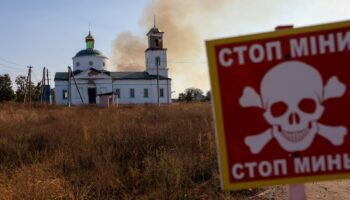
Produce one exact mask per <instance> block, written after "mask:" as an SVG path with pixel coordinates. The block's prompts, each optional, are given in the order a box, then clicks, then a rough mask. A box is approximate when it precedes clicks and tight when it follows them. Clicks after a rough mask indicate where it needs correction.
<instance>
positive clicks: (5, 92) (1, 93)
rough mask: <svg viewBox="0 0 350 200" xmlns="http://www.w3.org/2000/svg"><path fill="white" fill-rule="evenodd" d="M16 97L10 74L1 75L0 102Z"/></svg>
mask: <svg viewBox="0 0 350 200" xmlns="http://www.w3.org/2000/svg"><path fill="white" fill-rule="evenodd" d="M14 97H15V95H14V92H13V89H12V82H11V78H10V75H9V74H3V75H0V102H3V101H11V100H13V99H14Z"/></svg>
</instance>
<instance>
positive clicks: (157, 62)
mask: <svg viewBox="0 0 350 200" xmlns="http://www.w3.org/2000/svg"><path fill="white" fill-rule="evenodd" d="M156 64H157V103H158V106H160V101H159V65H160V58H159V57H156Z"/></svg>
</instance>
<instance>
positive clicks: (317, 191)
mask: <svg viewBox="0 0 350 200" xmlns="http://www.w3.org/2000/svg"><path fill="white" fill-rule="evenodd" d="M306 196H307V199H308V200H347V199H349V200H350V180H347V181H329V182H317V183H316V182H315V183H307V184H306ZM251 199H264V200H265V199H266V200H267V199H269V200H270V199H271V200H272V199H276V200H284V199H288V193H287V187H286V186H274V187H268V188H267V189H266V190H265V191H264V192H262V193H260V194H258V195H257V196H256V197H253V198H251Z"/></svg>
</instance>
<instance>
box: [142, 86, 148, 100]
mask: <svg viewBox="0 0 350 200" xmlns="http://www.w3.org/2000/svg"><path fill="white" fill-rule="evenodd" d="M143 97H145V98H148V88H145V89H143Z"/></svg>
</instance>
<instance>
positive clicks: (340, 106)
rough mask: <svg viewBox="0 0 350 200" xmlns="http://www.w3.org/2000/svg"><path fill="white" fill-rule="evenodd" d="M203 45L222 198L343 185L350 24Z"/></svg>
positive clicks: (349, 157) (349, 170) (349, 142)
mask: <svg viewBox="0 0 350 200" xmlns="http://www.w3.org/2000/svg"><path fill="white" fill-rule="evenodd" d="M206 45H207V53H208V61H209V70H210V76H211V86H212V94H213V105H214V110H215V123H216V133H217V134H216V136H217V144H218V155H219V165H220V167H219V168H220V174H221V184H222V188H223V189H224V190H233V189H243V188H251V187H261V186H268V185H275V184H291V186H290V188H289V189H290V192H291V194H292V193H293V191H299V192H300V191H301V192H302V193H303V195H302V196H304V197H305V188H304V186H303V185H293V184H300V183H304V182H310V181H322V180H333V179H341V178H348V177H350V152H349V148H350V137H349V130H350V115H349V113H350V104H349V102H350V21H347V22H339V23H332V24H325V25H317V26H310V27H304V28H295V29H281V30H277V31H274V32H269V33H262V34H255V35H247V36H240V37H233V38H227V39H218V40H212V41H208V42H207V44H206ZM293 194H294V193H293ZM292 196H293V195H291V196H290V199H293V198H292ZM297 198H298V199H300V197H296V198H294V199H297Z"/></svg>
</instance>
